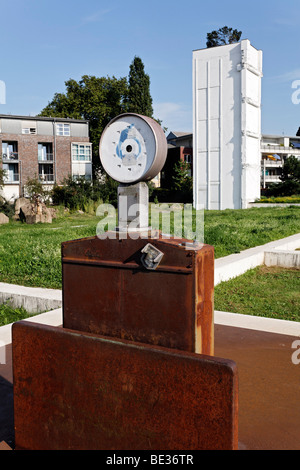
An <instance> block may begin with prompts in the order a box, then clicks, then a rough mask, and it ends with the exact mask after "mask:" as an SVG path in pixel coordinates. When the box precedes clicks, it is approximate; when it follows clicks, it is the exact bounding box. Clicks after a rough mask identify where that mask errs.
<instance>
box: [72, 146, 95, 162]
mask: <svg viewBox="0 0 300 470" xmlns="http://www.w3.org/2000/svg"><path fill="white" fill-rule="evenodd" d="M72 160H73V161H75V162H90V161H92V152H91V144H72Z"/></svg>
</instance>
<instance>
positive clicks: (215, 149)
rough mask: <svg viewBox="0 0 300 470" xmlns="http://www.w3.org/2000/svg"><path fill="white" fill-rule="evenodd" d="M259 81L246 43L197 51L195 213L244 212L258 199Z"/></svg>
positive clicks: (255, 58) (255, 55)
mask: <svg viewBox="0 0 300 470" xmlns="http://www.w3.org/2000/svg"><path fill="white" fill-rule="evenodd" d="M261 76H262V52H261V51H257V50H256V49H255V48H253V47H252V46H251V44H250V42H249V41H248V40H244V41H241V42H240V43H236V44H231V45H227V46H220V47H214V48H209V49H203V50H197V51H194V52H193V136H194V143H193V148H194V160H193V174H194V205H195V207H196V208H201V207H203V206H204V207H205V208H206V209H210V210H223V209H240V208H246V207H247V204H248V202H250V201H254V200H255V199H256V198H258V197H259V196H260V159H261V158H260V132H261V129H260V128H261V117H260V115H261Z"/></svg>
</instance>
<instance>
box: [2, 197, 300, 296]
mask: <svg viewBox="0 0 300 470" xmlns="http://www.w3.org/2000/svg"><path fill="white" fill-rule="evenodd" d="M99 220H100V219H99V217H96V216H93V215H87V214H79V213H74V214H67V215H65V216H62V217H60V218H58V219H56V220H54V221H53V223H52V224H36V225H26V224H22V223H21V222H10V223H9V224H6V225H1V226H0V282H8V283H11V284H19V285H25V286H35V287H47V288H56V289H60V288H61V243H62V242H63V241H67V240H74V239H78V238H84V237H89V236H94V235H96V226H97V223H98V222H99ZM204 221H205V223H204V228H205V243H208V244H210V245H213V246H214V247H215V255H216V258H219V257H222V256H227V255H229V254H231V253H238V252H240V251H241V250H245V249H247V248H251V247H253V246H257V245H262V244H265V243H268V242H270V241H273V240H277V239H280V238H283V237H287V236H290V235H293V234H295V233H300V207H296V206H294V207H288V208H253V209H248V210H236V211H234V210H227V211H210V212H205V219H204Z"/></svg>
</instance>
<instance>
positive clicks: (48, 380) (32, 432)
mask: <svg viewBox="0 0 300 470" xmlns="http://www.w3.org/2000/svg"><path fill="white" fill-rule="evenodd" d="M13 374H14V416H15V442H16V449H28V450H48V449H49V450H52V449H54V450H60V449H62V450H66V449H92V450H98V449H99V450H101V449H102V450H183V449H184V450H199V449H237V446H238V443H237V432H238V430H237V426H238V425H237V400H238V385H237V380H238V379H237V371H236V366H235V364H234V363H233V362H232V361H228V360H224V359H217V358H213V357H208V356H202V355H198V354H195V353H189V352H184V351H174V350H170V349H165V348H161V347H155V346H152V345H146V344H138V343H132V342H129V341H125V340H120V339H118V340H113V339H111V338H105V337H101V336H96V335H91V334H83V333H80V332H78V331H70V330H66V329H64V328H56V327H50V326H44V325H38V324H34V323H31V322H25V321H24V322H19V323H15V324H14V325H13Z"/></svg>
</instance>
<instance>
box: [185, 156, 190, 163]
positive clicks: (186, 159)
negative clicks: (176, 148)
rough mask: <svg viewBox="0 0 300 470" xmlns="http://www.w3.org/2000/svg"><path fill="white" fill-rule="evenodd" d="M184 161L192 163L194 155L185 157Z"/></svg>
mask: <svg viewBox="0 0 300 470" xmlns="http://www.w3.org/2000/svg"><path fill="white" fill-rule="evenodd" d="M184 161H185V162H186V163H192V155H184Z"/></svg>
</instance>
